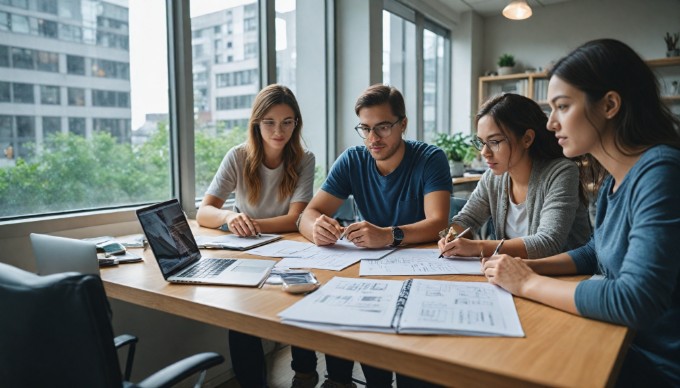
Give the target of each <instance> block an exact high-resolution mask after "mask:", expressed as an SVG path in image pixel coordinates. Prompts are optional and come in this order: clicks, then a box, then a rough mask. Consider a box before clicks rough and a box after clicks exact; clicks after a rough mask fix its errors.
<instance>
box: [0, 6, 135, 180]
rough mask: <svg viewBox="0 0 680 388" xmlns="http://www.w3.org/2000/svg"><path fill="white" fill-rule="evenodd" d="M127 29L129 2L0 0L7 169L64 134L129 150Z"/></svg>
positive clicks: (1, 144)
mask: <svg viewBox="0 0 680 388" xmlns="http://www.w3.org/2000/svg"><path fill="white" fill-rule="evenodd" d="M128 26H129V24H128V1H127V0H107V1H99V0H59V1H55V0H0V148H2V149H3V150H5V151H7V150H9V151H10V152H4V153H3V154H0V167H2V166H8V165H13V164H14V160H15V159H16V158H19V157H21V158H25V159H30V158H31V156H32V154H33V152H36V151H35V149H33V148H32V147H30V144H36V145H37V149H40V146H41V145H42V144H44V142H45V141H46V140H47V139H48V138H49V135H50V134H53V133H58V132H63V133H66V132H70V133H73V134H77V135H81V136H85V137H88V138H89V137H91V136H92V134H93V133H94V132H95V131H105V132H109V133H110V134H111V135H112V136H113V137H115V138H117V139H118V140H119V141H120V142H130V137H131V128H130V122H131V110H130V55H129V31H128ZM7 154H11V158H10V157H8V155H7Z"/></svg>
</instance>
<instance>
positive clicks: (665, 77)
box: [647, 57, 680, 115]
mask: <svg viewBox="0 0 680 388" xmlns="http://www.w3.org/2000/svg"><path fill="white" fill-rule="evenodd" d="M647 64H648V65H649V67H650V68H651V69H652V71H654V73H655V74H656V77H657V79H658V80H659V87H660V91H661V99H662V100H663V101H664V102H665V103H666V104H667V105H668V106H669V108H670V109H671V111H673V113H675V114H677V115H680V57H671V58H660V59H652V60H649V61H647ZM674 82H675V84H673V83H674Z"/></svg>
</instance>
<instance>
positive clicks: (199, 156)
mask: <svg viewBox="0 0 680 388" xmlns="http://www.w3.org/2000/svg"><path fill="white" fill-rule="evenodd" d="M219 132H221V134H220V135H218V136H210V135H208V134H207V133H205V132H203V131H197V132H196V134H195V136H194V144H195V147H194V154H195V163H196V196H198V197H202V196H203V194H204V193H205V191H206V190H207V189H208V186H210V182H212V179H213V177H214V176H215V173H216V172H217V169H218V168H219V167H220V163H221V162H222V159H224V156H225V155H226V154H227V152H228V151H229V150H230V149H231V148H232V147H234V146H236V145H239V144H241V143H243V142H244V141H245V140H246V136H247V135H246V130H245V129H241V128H240V127H235V128H233V129H231V130H229V131H223V132H222V131H219ZM219 132H218V133H219Z"/></svg>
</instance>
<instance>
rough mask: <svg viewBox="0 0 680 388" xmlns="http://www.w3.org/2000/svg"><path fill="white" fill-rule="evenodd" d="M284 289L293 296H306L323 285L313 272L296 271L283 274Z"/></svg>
mask: <svg viewBox="0 0 680 388" xmlns="http://www.w3.org/2000/svg"><path fill="white" fill-rule="evenodd" d="M281 281H282V284H283V286H282V288H283V290H284V291H286V292H290V293H291V294H304V293H307V292H311V291H314V290H316V289H317V288H319V286H320V285H321V283H319V281H318V280H316V276H314V274H313V273H312V272H306V271H296V272H283V273H281Z"/></svg>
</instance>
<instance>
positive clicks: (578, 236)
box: [451, 158, 592, 259]
mask: <svg viewBox="0 0 680 388" xmlns="http://www.w3.org/2000/svg"><path fill="white" fill-rule="evenodd" d="M509 187H510V175H509V174H508V173H507V172H506V173H504V174H502V175H500V176H496V175H494V174H493V172H492V171H491V170H488V171H486V172H485V173H484V175H482V178H481V179H480V181H479V183H478V184H477V188H476V189H475V191H473V192H472V194H471V195H470V199H469V200H468V201H467V203H466V204H465V206H464V207H463V209H462V210H461V211H460V212H459V213H458V214H457V215H456V216H454V217H453V219H452V220H451V222H453V223H455V224H458V225H461V226H463V227H472V229H473V230H476V229H478V228H479V227H480V226H481V225H482V224H483V223H484V222H485V221H486V220H487V219H488V218H489V216H490V217H491V218H492V219H493V224H494V229H495V232H496V236H497V237H498V238H499V239H500V237H505V219H506V216H507V212H508V201H509V195H508V189H509ZM526 209H527V218H528V219H529V235H528V236H526V237H522V240H523V241H524V246H525V247H526V250H527V255H528V258H529V259H535V258H540V257H547V256H552V255H555V254H558V253H562V252H566V251H567V250H569V249H574V248H577V247H580V246H582V245H585V243H586V242H588V239H589V238H590V235H591V233H592V228H591V225H590V220H589V218H588V212H587V209H586V206H585V205H584V204H583V203H582V202H581V201H580V199H579V171H578V167H577V166H576V164H575V163H574V162H572V161H571V160H568V159H564V158H558V159H553V160H534V163H533V167H532V169H531V176H530V178H529V189H528V192H527V199H526Z"/></svg>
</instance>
